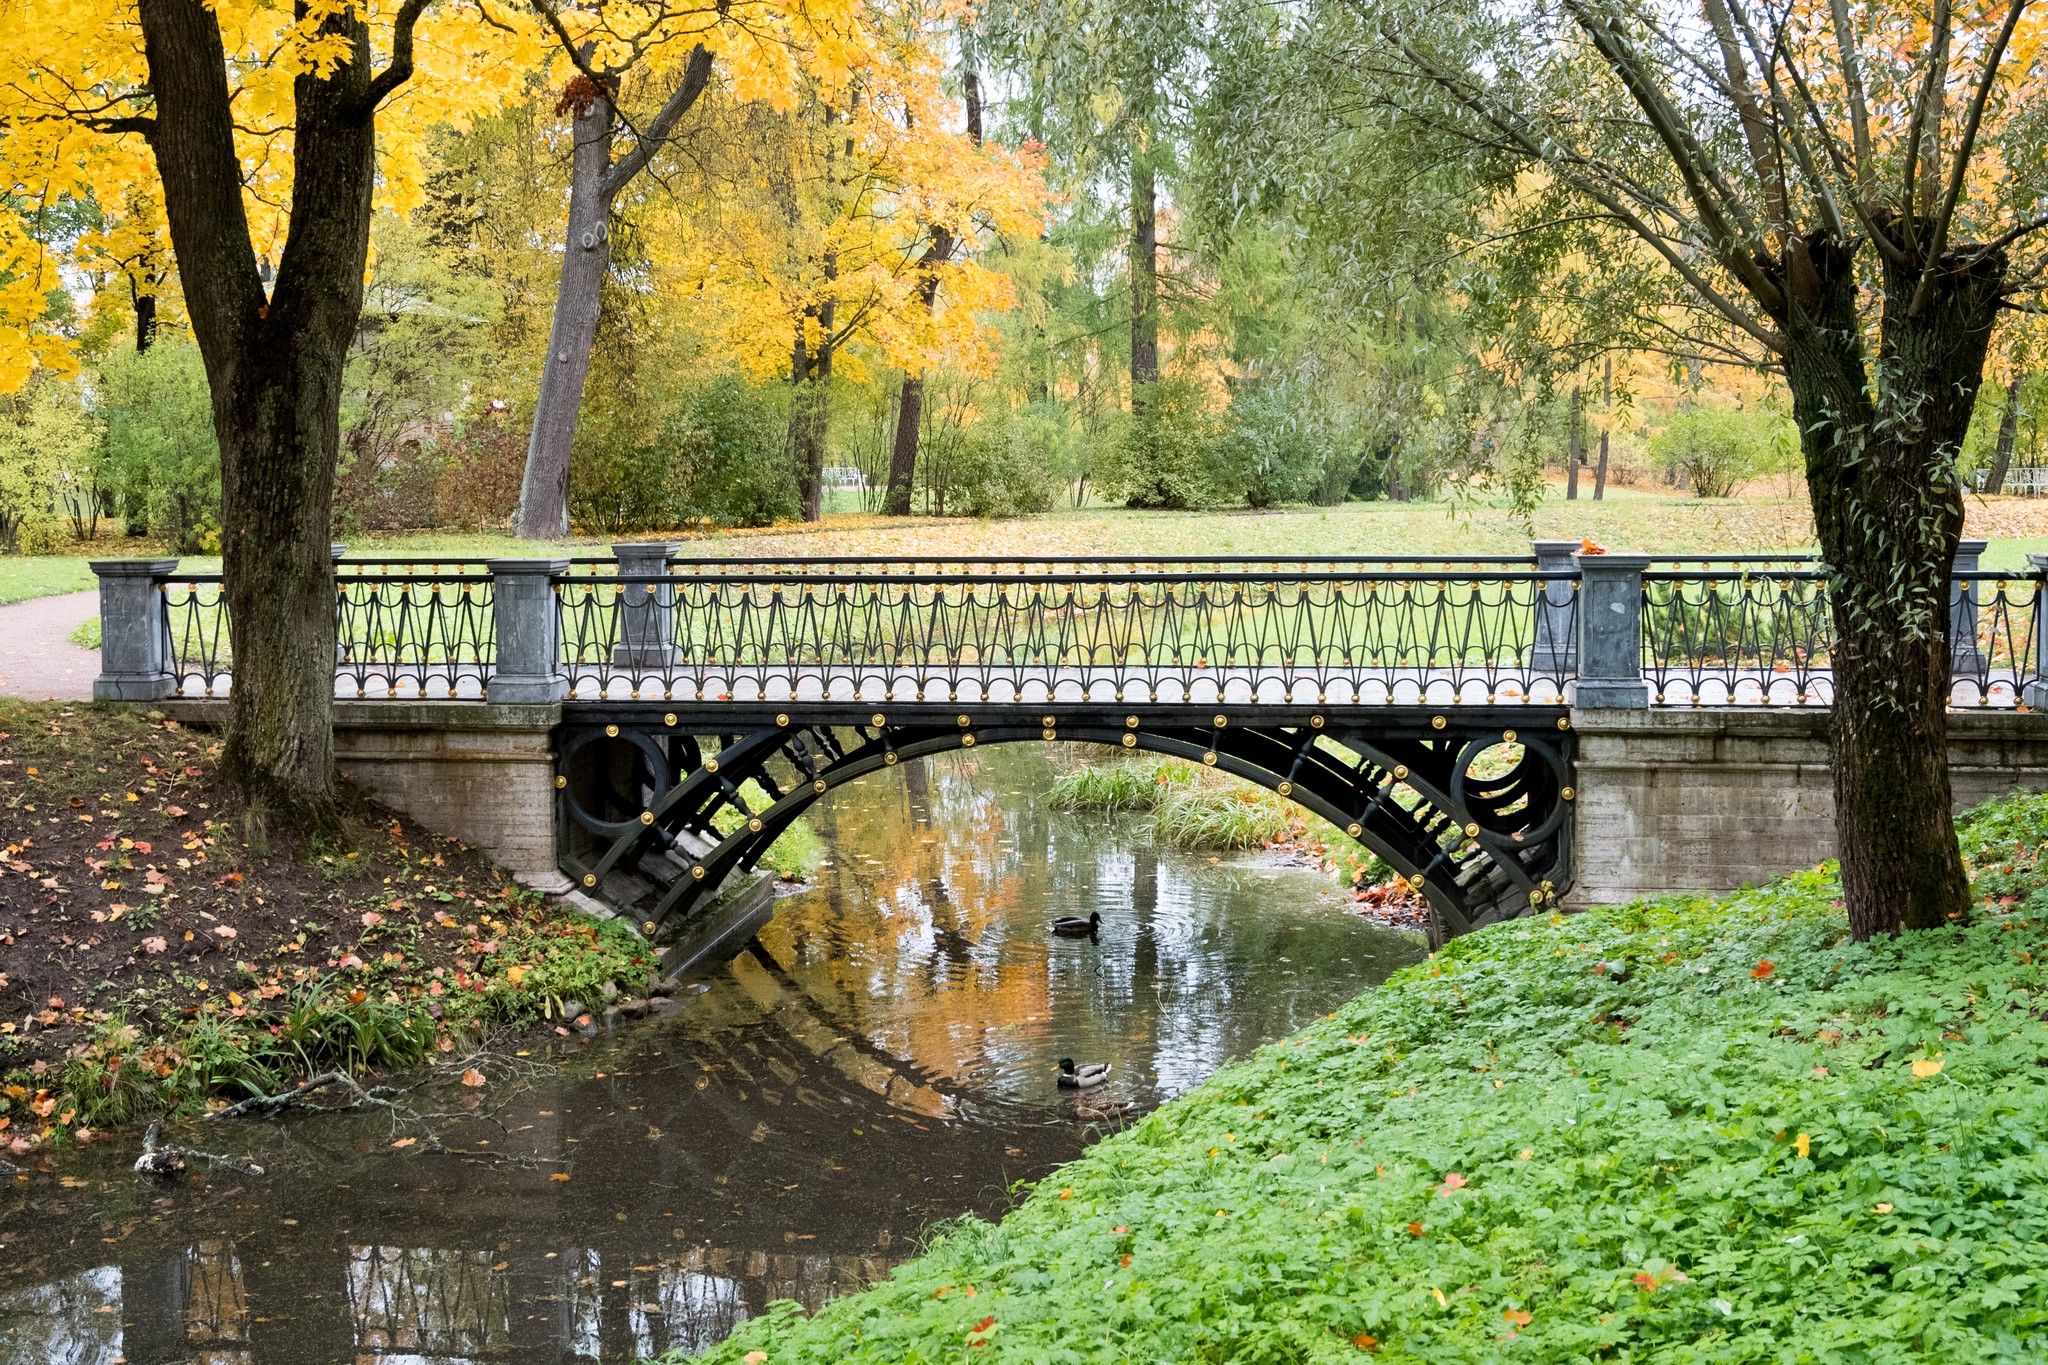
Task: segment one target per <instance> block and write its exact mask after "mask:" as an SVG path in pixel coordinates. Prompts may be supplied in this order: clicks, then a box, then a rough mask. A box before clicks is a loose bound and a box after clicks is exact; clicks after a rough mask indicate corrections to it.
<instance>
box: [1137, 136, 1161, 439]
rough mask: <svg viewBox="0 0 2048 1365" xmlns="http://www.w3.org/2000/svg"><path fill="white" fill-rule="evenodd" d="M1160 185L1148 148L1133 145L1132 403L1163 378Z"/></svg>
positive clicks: (1140, 401)
mask: <svg viewBox="0 0 2048 1365" xmlns="http://www.w3.org/2000/svg"><path fill="white" fill-rule="evenodd" d="M1158 215H1159V185H1158V180H1157V177H1156V176H1154V174H1153V171H1152V163H1151V161H1150V160H1149V159H1147V154H1146V152H1145V150H1144V149H1143V148H1141V147H1138V146H1135V145H1134V146H1133V147H1132V148H1131V404H1132V406H1133V407H1137V406H1139V405H1141V404H1142V403H1143V401H1144V398H1143V394H1142V390H1143V388H1144V386H1145V385H1147V384H1156V383H1158V382H1159V220H1158Z"/></svg>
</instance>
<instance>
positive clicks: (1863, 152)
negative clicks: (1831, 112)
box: [1828, 0, 1877, 217]
mask: <svg viewBox="0 0 2048 1365" xmlns="http://www.w3.org/2000/svg"><path fill="white" fill-rule="evenodd" d="M1828 8H1829V11H1830V13H1831V14H1832V15H1833V18H1834V28H1835V49H1836V51H1838V52H1839V53H1840V54H1841V61H1842V86H1843V88H1844V90H1845V91H1846V92H1847V94H1848V97H1849V132H1850V136H1851V137H1852V138H1853V139H1854V146H1855V148H1856V176H1855V179H1854V180H1853V181H1852V182H1851V183H1852V184H1853V185H1854V186H1855V190H1856V198H1857V201H1858V202H1857V206H1856V207H1857V216H1858V217H1864V216H1866V215H1868V214H1871V213H1873V212H1875V210H1876V207H1877V206H1876V198H1877V181H1876V173H1877V167H1876V165H1875V164H1874V162H1873V160H1872V155H1871V150H1870V105H1869V102H1868V101H1867V100H1866V99H1865V98H1864V94H1863V62H1862V59H1861V58H1860V57H1858V56H1857V55H1856V43H1857V38H1856V25H1855V20H1854V19H1852V18H1851V17H1850V14H1849V0H1828Z"/></svg>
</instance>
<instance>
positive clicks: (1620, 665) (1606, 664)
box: [1572, 553, 1650, 710]
mask: <svg viewBox="0 0 2048 1365" xmlns="http://www.w3.org/2000/svg"><path fill="white" fill-rule="evenodd" d="M1572 559H1573V560H1574V561H1575V562H1576V563H1577V564H1578V566H1579V682H1578V691H1577V694H1576V696H1575V698H1574V701H1573V705H1574V706H1582V707H1589V708H1594V707H1625V708H1627V709H1629V710H1647V709H1648V708H1649V705H1650V685H1649V683H1647V682H1645V681H1644V680H1643V570H1644V569H1646V568H1648V567H1649V564H1650V557H1649V556H1648V555H1617V554H1583V553H1581V554H1576V555H1573V556H1572Z"/></svg>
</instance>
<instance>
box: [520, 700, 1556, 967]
mask: <svg viewBox="0 0 2048 1365" xmlns="http://www.w3.org/2000/svg"><path fill="white" fill-rule="evenodd" d="M786 705H787V706H789V707H790V709H783V710H776V709H773V708H771V707H759V706H754V705H736V704H733V703H726V704H723V705H720V706H717V707H714V708H704V709H701V710H697V711H694V712H690V713H682V712H678V711H674V710H661V709H658V708H649V707H645V706H640V705H625V706H617V705H615V706H611V707H606V708H604V711H603V713H602V714H598V715H588V714H579V715H576V716H574V717H573V718H572V719H570V720H568V721H566V722H565V723H564V725H563V726H562V728H561V729H560V730H559V731H558V732H557V741H556V751H557V755H558V758H557V765H558V766H557V776H556V779H555V785H556V792H557V813H556V830H557V847H558V854H559V859H560V863H561V867H562V870H563V871H564V872H565V873H567V874H568V875H569V876H570V877H571V878H573V879H574V880H575V881H576V882H577V883H578V884H579V885H580V886H582V887H583V888H584V889H585V891H586V892H588V893H590V894H593V895H597V896H600V897H602V898H603V899H605V900H606V901H608V902H609V903H610V904H611V905H612V906H613V907H614V908H616V909H618V910H619V911H620V912H621V913H622V914H626V915H630V916H631V917H632V919H633V920H634V922H636V923H638V924H639V925H640V926H641V929H642V931H643V932H645V933H646V934H647V935H648V936H649V937H650V938H663V937H667V936H668V935H669V934H670V933H671V932H674V931H676V930H678V929H679V928H680V927H681V926H683V925H686V924H688V923H689V922H690V921H691V919H692V917H693V915H695V914H697V913H698V912H700V911H702V910H704V909H705V908H706V907H708V906H709V905H710V903H711V902H712V901H713V900H714V899H715V898H716V896H717V894H718V892H719V890H720V889H721V888H722V887H723V886H725V885H726V884H727V883H728V882H729V881H730V880H731V879H732V878H733V877H734V876H736V875H741V874H745V873H747V872H750V871H752V870H753V869H754V868H755V867H756V866H757V865H758V864H759V862H760V861H761V859H762V857H763V856H764V855H765V854H766V853H767V851H768V848H769V846H770V845H772V844H773V843H774V841H775V839H776V838H777V837H778V836H779V835H780V834H781V833H782V832H783V831H784V830H785V829H787V828H788V827H789V825H790V824H791V823H792V822H793V821H795V820H796V819H798V818H799V817H801V816H802V815H803V814H804V812H805V811H807V810H808V809H809V808H810V807H811V806H812V805H813V804H814V803H815V802H816V801H818V800H819V799H820V798H821V797H823V796H824V795H825V794H826V793H828V792H830V791H831V790H833V789H834V788H836V787H838V786H841V785H843V784H845V783H846V782H849V781H852V780H854V779H855V778H858V777H861V776H864V775H866V774H868V773H872V772H876V771H879V770H881V769H884V768H888V767H893V766H895V765H897V764H899V763H901V762H903V761H905V760H908V759H914V758H922V757H925V756H927V755H930V754H936V753H945V752H950V751H954V750H959V749H967V748H973V747H975V746H977V745H989V744H1017V743H1045V742H1061V741H1070V742H1078V743H1093V744H1099V745H1104V746H1108V747H1110V748H1113V749H1121V750H1124V751H1127V752H1148V753H1157V754H1163V755H1168V756H1171V757H1176V758H1182V759H1186V760H1189V761H1191V762H1195V763H1200V764H1203V765H1204V766H1208V767H1213V768H1217V769H1220V770H1222V771H1224V772H1228V773H1231V774H1233V775H1235V776H1237V777H1239V778H1242V779H1244V780H1245V781H1248V782H1251V783H1253V784H1255V785H1257V786H1260V787H1264V788H1266V789H1268V790H1270V791H1274V792H1277V793H1278V794H1280V795H1281V796H1284V797H1287V798H1288V799H1290V800H1293V801H1295V802H1297V803H1299V804H1300V805H1302V806H1303V807H1304V808H1306V809H1308V810H1310V811H1313V812H1315V813H1316V814H1317V815H1320V816H1322V817H1323V818H1324V819H1326V820H1328V821H1330V823H1332V824H1333V825H1335V826H1336V827H1337V828H1338V829H1340V830H1343V831H1344V832H1345V833H1346V834H1348V835H1349V836H1350V837H1351V838H1353V839H1355V840H1356V841H1357V842H1358V843H1359V844H1361V845H1362V846H1364V847H1365V848H1367V849H1370V850H1371V851H1372V852H1373V853H1375V854H1377V855H1378V856H1379V857H1380V858H1381V859H1383V860H1384V861H1385V862H1386V863H1387V864H1388V865H1389V866H1391V867H1392V868H1393V869H1394V870H1395V871H1396V872H1397V873H1399V874H1400V875H1402V876H1403V877H1406V878H1407V879H1408V880H1409V881H1410V883H1411V884H1413V885H1416V886H1418V887H1419V889H1420V890H1421V892H1422V894H1423V895H1424V897H1426V898H1427V900H1428V901H1429V903H1430V905H1431V907H1432V908H1433V910H1434V911H1435V926H1434V930H1433V937H1436V938H1439V939H1441V938H1445V937H1451V936H1455V935H1457V934H1462V933H1466V932H1469V931H1470V930H1472V929H1476V928H1479V927H1481V926H1483V925H1486V924H1490V923H1494V922H1496V921H1499V920H1504V919H1512V918H1514V917H1516V916H1518V915H1521V914H1524V913H1527V912H1529V911H1530V910H1532V909H1536V908H1539V907H1542V906H1545V905H1547V904H1551V903H1553V902H1554V901H1555V900H1556V898H1557V896H1558V894H1559V893H1560V891H1561V890H1562V889H1563V888H1565V887H1567V886H1569V884H1570V870H1571V869H1570V857H1571V848H1572V839H1571V825H1572V808H1573V797H1574V792H1573V788H1572V757H1573V738H1574V737H1573V735H1572V732H1571V729H1570V720H1569V717H1568V714H1567V713H1566V712H1565V711H1564V710H1563V709H1562V708H1557V709H1555V710H1551V709H1546V708H1538V707H1532V706H1526V705H1525V706H1514V707H1506V708H1491V707H1489V708H1478V707H1472V708H1449V709H1430V708H1392V707H1389V708H1375V709H1374V710H1373V711H1372V712H1371V713H1369V714H1365V715H1355V714H1354V715H1347V714H1343V713H1340V712H1332V711H1321V710H1307V709H1301V710H1297V709H1295V708H1284V709H1283V708H1276V707H1271V706H1261V707H1258V708H1257V712H1256V714H1247V712H1248V711H1249V710H1250V708H1240V709H1238V710H1237V711H1236V712H1234V713H1233V712H1231V711H1219V710H1213V709H1205V708H1199V707H1187V706H1174V707H1134V708H1130V709H1126V708H1124V707H1120V706H1117V707H1112V706H1102V705H1089V706H1072V705H1065V706H1060V705H1055V706H1050V707H1043V708H1024V707H1018V706H1016V705H1014V704H1011V705H1006V706H1002V707H999V708H998V707H975V706H971V705H970V706H965V707H960V708H958V709H954V708H947V707H942V706H934V705H931V704H918V705H903V704H900V703H899V704H895V705H887V706H884V707H882V708H880V709H876V708H875V707H873V706H849V705H843V704H840V705H831V706H818V705H817V704H815V703H814V704H811V705H810V707H809V708H808V713H807V714H796V713H794V709H795V707H796V706H799V705H802V704H801V703H790V704H786ZM584 709H585V708H581V707H578V708H576V710H577V711H578V712H582V711H584ZM1027 712H1028V714H1026V713H1027ZM1489 750H1492V751H1494V752H1495V753H1497V754H1505V755H1507V756H1508V758H1509V761H1508V762H1506V763H1505V764H1501V763H1498V762H1497V763H1495V764H1493V765H1482V764H1478V763H1477V762H1476V760H1478V759H1479V758H1480V756H1481V755H1482V754H1485V753H1487V751H1489Z"/></svg>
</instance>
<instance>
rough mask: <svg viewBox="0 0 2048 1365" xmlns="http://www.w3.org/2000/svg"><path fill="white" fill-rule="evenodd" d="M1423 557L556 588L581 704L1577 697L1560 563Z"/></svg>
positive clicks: (707, 578) (726, 576)
mask: <svg viewBox="0 0 2048 1365" xmlns="http://www.w3.org/2000/svg"><path fill="white" fill-rule="evenodd" d="M1417 570H1418V571H1417V572H1415V573H1412V574H1411V573H1404V572H1357V571H1353V572H1316V573H1309V572H1299V573H1292V574H1262V573H1250V572H1245V573H1221V572H1193V571H1191V572H1174V573H1165V572H1150V573H1139V572H1131V573H1112V572H1090V573H1072V574H1049V573H1041V572H1037V571H1033V572H1030V573H1025V572H1021V571H1020V572H1015V573H976V574H952V575H939V574H926V573H921V572H919V573H913V572H897V573H861V574H853V575H824V574H815V573H797V572H773V573H763V574H742V573H736V572H726V573H718V574H702V575H687V574H676V575H664V576H660V577H623V576H614V577H610V578H606V577H590V578H565V579H562V580H559V581H558V583H557V599H558V601H559V603H560V610H561V622H560V633H561V641H562V650H563V660H564V666H565V667H566V669H567V670H568V681H569V695H570V698H571V699H572V700H589V701H600V700H626V699H636V698H637V699H642V700H654V699H661V700H670V699H674V700H686V701H693V702H711V701H724V700H734V701H739V700H746V701H776V700H820V701H824V700H845V701H887V700H931V701H974V702H986V703H1013V704H1020V705H1037V704H1040V703H1050V702H1090V701H1126V702H1130V701H1145V702H1160V703H1169V704H1173V703H1184V704H1196V705H1207V704H1225V705H1258V704H1298V705H1453V704H1499V703H1517V702H1534V703H1538V704H1557V703H1561V702H1563V701H1565V700H1566V699H1567V697H1568V691H1567V689H1568V686H1569V684H1570V681H1571V669H1570V652H1569V649H1568V648H1567V642H1568V641H1569V640H1570V639H1571V638H1572V634H1573V631H1574V629H1575V627H1574V624H1573V622H1574V613H1575V610H1576V606H1575V601H1574V594H1573V579H1572V578H1571V577H1570V576H1569V575H1555V574H1537V573H1532V572H1528V571H1521V570H1495V571H1490V572H1472V571H1465V572H1455V573H1453V572H1445V571H1442V570H1440V569H1439V570H1436V571H1434V572H1430V571H1426V570H1424V568H1423V566H1421V565H1418V566H1417ZM656 616H659V617H662V618H665V619H664V620H662V621H660V622H657V621H655V620H654V619H653V618H655V617H656Z"/></svg>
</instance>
